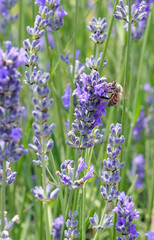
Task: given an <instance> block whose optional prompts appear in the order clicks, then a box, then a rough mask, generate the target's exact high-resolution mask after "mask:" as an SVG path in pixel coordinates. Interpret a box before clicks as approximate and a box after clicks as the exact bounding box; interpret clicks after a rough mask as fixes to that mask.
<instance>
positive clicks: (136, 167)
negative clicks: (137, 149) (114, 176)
mask: <svg viewBox="0 0 154 240" xmlns="http://www.w3.org/2000/svg"><path fill="white" fill-rule="evenodd" d="M144 163H145V159H144V156H143V154H138V155H137V156H136V157H135V158H134V159H133V161H132V168H131V170H130V175H131V177H132V178H134V177H135V174H138V178H137V180H136V183H135V186H136V188H137V189H141V188H142V187H143V180H144V177H145V173H144Z"/></svg>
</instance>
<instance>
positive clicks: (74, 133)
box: [66, 70, 110, 150]
mask: <svg viewBox="0 0 154 240" xmlns="http://www.w3.org/2000/svg"><path fill="white" fill-rule="evenodd" d="M106 79H107V78H106V76H103V77H102V78H100V77H99V73H98V71H96V70H92V71H91V73H90V75H87V74H85V73H83V74H81V75H80V79H79V81H78V82H76V86H77V87H76V89H75V90H74V92H73V96H74V95H75V96H77V97H78V104H77V106H76V108H75V112H74V115H75V117H76V120H75V121H74V122H73V123H72V130H71V131H70V132H68V137H69V138H70V139H71V141H69V140H67V141H66V142H67V144H68V145H69V146H70V147H72V148H75V149H81V150H83V149H85V148H90V147H92V146H93V144H94V139H95V136H94V134H92V131H93V129H94V128H95V127H96V126H98V125H102V121H101V116H102V114H104V115H105V106H106V102H103V100H105V97H106V96H107V93H108V92H109V89H110V85H109V84H108V83H107V82H106Z"/></svg>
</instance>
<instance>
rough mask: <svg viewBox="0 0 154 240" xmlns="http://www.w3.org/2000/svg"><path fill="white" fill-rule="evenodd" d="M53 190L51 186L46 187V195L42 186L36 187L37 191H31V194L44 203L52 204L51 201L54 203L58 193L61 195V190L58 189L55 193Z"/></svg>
mask: <svg viewBox="0 0 154 240" xmlns="http://www.w3.org/2000/svg"><path fill="white" fill-rule="evenodd" d="M51 191H52V189H51V185H50V184H48V185H47V186H46V194H45V192H44V190H43V188H42V187H41V186H40V187H35V189H31V193H32V194H33V195H34V196H35V197H36V198H37V199H38V200H40V201H43V202H50V201H53V200H54V199H55V198H56V197H57V195H58V193H59V188H56V189H55V190H54V191H52V192H51Z"/></svg>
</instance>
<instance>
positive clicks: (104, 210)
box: [93, 202, 108, 240]
mask: <svg viewBox="0 0 154 240" xmlns="http://www.w3.org/2000/svg"><path fill="white" fill-rule="evenodd" d="M107 207H108V202H106V204H105V207H104V209H103V212H102V216H101V220H100V225H102V223H103V220H104V216H105V213H106V210H107ZM97 235H98V230H97V231H96V233H95V236H94V239H93V240H96V239H97Z"/></svg>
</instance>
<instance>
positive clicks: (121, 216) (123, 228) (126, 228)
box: [113, 192, 139, 240]
mask: <svg viewBox="0 0 154 240" xmlns="http://www.w3.org/2000/svg"><path fill="white" fill-rule="evenodd" d="M133 208H134V202H132V197H128V196H126V195H125V193H124V192H122V193H121V194H120V195H119V197H118V203H117V206H116V207H115V208H114V209H113V212H114V213H116V214H117V215H118V220H117V223H116V230H117V231H118V232H119V233H121V235H122V237H117V239H118V240H126V239H128V238H129V239H130V240H133V239H134V240H135V239H137V236H138V235H139V233H138V232H137V231H136V229H135V228H136V225H135V224H133V223H132V221H133V219H136V218H139V212H138V211H137V210H136V209H135V210H133Z"/></svg>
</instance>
